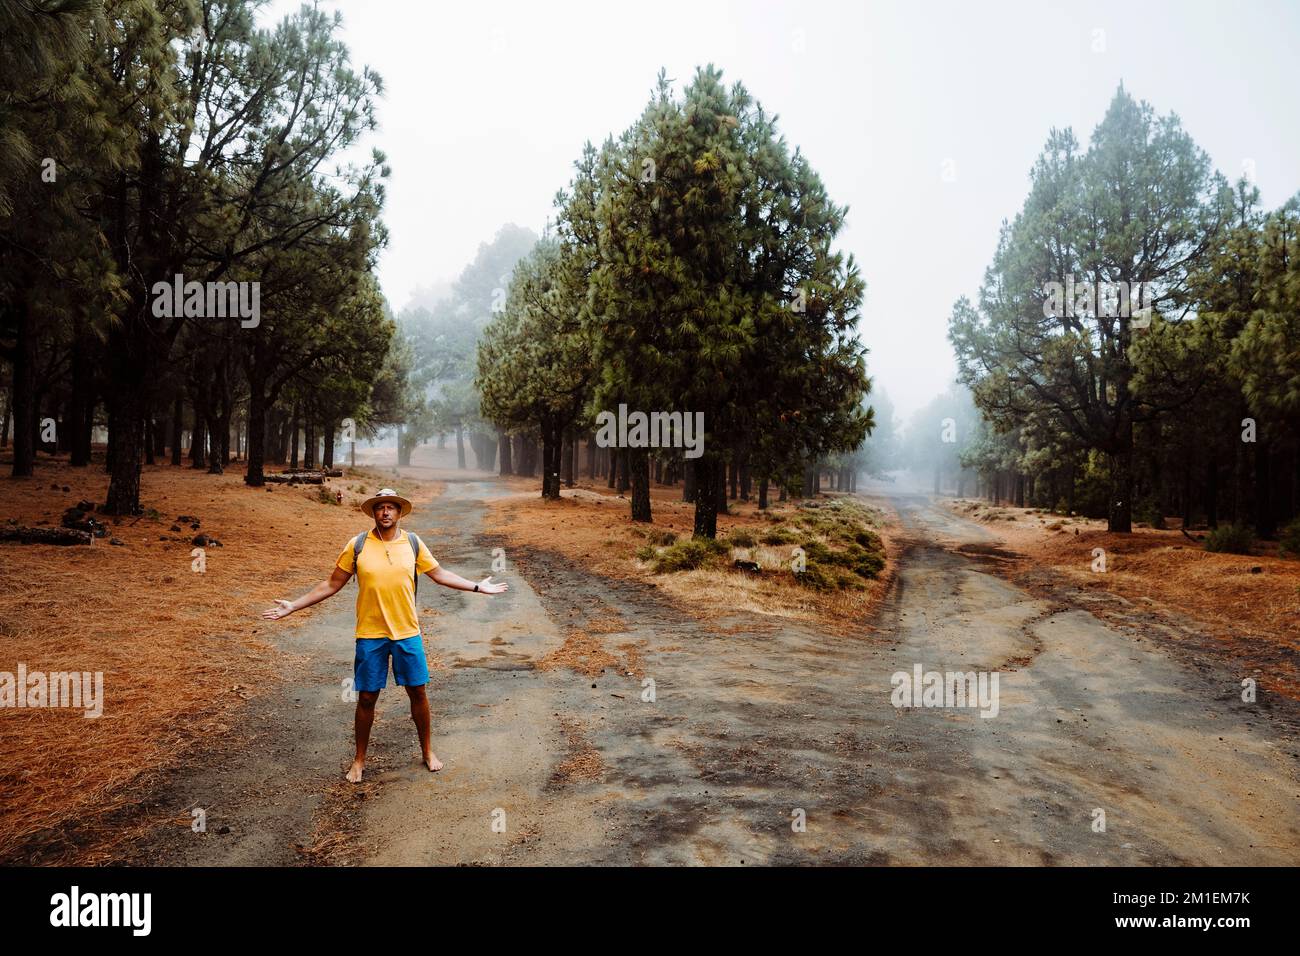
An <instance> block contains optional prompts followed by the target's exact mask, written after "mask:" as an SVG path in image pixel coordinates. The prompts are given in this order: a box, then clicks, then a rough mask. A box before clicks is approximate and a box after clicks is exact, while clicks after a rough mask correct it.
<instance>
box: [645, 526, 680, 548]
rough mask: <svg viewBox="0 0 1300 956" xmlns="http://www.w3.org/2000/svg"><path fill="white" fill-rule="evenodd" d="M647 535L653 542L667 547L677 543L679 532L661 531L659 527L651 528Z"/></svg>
mask: <svg viewBox="0 0 1300 956" xmlns="http://www.w3.org/2000/svg"><path fill="white" fill-rule="evenodd" d="M645 537H646V540H647V541H649V542H650V543H651V544H653V545H658V546H659V547H661V548H666V547H668V546H669V545H670V544H675V543H676V542H677V534H676V533H675V532H673V531H660V530H659V529H658V528H651V529H650V531H648V532H647V533H646V536H645Z"/></svg>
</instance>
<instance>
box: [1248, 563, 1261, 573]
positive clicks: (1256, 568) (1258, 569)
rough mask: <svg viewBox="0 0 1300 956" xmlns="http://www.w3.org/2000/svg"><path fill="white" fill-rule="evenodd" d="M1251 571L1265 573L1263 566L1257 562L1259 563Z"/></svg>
mask: <svg viewBox="0 0 1300 956" xmlns="http://www.w3.org/2000/svg"><path fill="white" fill-rule="evenodd" d="M1250 573H1251V574H1263V573H1264V569H1263V568H1262V567H1260V566H1259V565H1258V564H1257V565H1255V566H1254V567H1253V568H1251V569H1250Z"/></svg>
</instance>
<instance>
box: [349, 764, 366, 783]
mask: <svg viewBox="0 0 1300 956" xmlns="http://www.w3.org/2000/svg"><path fill="white" fill-rule="evenodd" d="M365 766H366V765H365V764H364V763H362V762H361V761H360V760H354V761H352V766H351V767H349V768H348V773H347V777H348V783H360V782H361V771H362V770H364V769H365Z"/></svg>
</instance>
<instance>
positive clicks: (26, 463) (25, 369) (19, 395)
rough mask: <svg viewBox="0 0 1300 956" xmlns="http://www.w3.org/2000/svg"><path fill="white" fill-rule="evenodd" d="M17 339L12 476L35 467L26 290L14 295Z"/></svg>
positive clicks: (31, 329)
mask: <svg viewBox="0 0 1300 956" xmlns="http://www.w3.org/2000/svg"><path fill="white" fill-rule="evenodd" d="M14 306H15V308H14V312H15V317H16V319H17V326H18V332H17V342H16V344H15V346H14V362H13V409H14V465H13V471H12V472H11V474H12V475H13V476H14V477H15V478H26V477H30V476H31V475H32V473H33V472H34V470H35V468H36V425H37V422H36V320H35V317H34V316H33V315H32V311H31V307H30V306H29V305H28V302H27V294H26V293H25V292H23V291H21V290H20V291H19V292H18V294H17V295H16V296H14ZM137 493H138V492H137Z"/></svg>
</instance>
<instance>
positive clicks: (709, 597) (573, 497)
mask: <svg viewBox="0 0 1300 956" xmlns="http://www.w3.org/2000/svg"><path fill="white" fill-rule="evenodd" d="M514 481H515V483H516V484H515V485H514V487H518V488H519V493H518V494H517V495H515V496H512V497H510V498H505V499H501V500H499V501H497V502H494V504H493V506H492V508H493V510H492V518H491V521H492V529H491V530H493V531H495V532H497V533H500V534H504V535H506V536H507V537H509V538H510V539H511V541H513V542H514V543H515V544H517V545H525V546H528V547H533V548H538V549H542V550H548V551H557V552H559V553H561V554H563V555H565V556H566V557H568V558H569V559H571V560H573V561H577V562H580V563H581V564H582V565H583V566H585V567H587V568H589V569H591V570H593V571H596V572H598V573H600V574H603V575H606V576H608V577H621V578H633V579H637V580H642V581H646V582H649V583H651V584H653V585H655V586H656V587H658V588H661V589H662V590H663V591H664V593H666V594H668V595H670V596H671V597H672V598H673V599H674V601H675V602H677V603H678V604H680V605H681V606H682V607H684V608H685V609H687V610H688V611H689V612H690V613H691V614H693V615H694V616H696V617H700V618H703V619H706V620H709V619H714V618H717V617H720V616H726V615H729V614H732V613H734V612H736V611H747V612H749V613H752V614H757V615H760V616H764V617H770V618H772V619H774V620H782V619H785V620H801V621H807V622H810V623H814V624H817V625H819V626H822V627H826V628H831V629H834V630H837V631H842V632H851V633H860V632H862V631H863V630H864V628H865V629H868V630H869V629H870V628H869V625H866V624H865V622H866V621H869V620H870V619H871V618H872V616H873V615H874V614H875V611H876V609H877V608H878V607H879V605H880V603H881V601H882V600H883V599H884V596H885V594H886V593H887V592H888V590H889V586H890V583H891V581H892V580H893V576H894V573H895V570H896V568H897V560H896V559H897V549H896V547H895V544H894V541H893V540H892V539H893V538H894V537H895V534H894V532H895V529H896V527H897V525H896V519H895V517H894V516H893V515H885V518H886V522H885V524H884V527H882V528H878V529H876V530H877V531H878V532H879V534H880V537H881V539H882V541H883V542H884V544H885V553H886V563H885V568H884V570H883V571H882V572H881V574H880V577H879V578H878V579H876V580H875V581H874V582H872V583H871V584H870V585H869V586H868V587H867V588H866V589H865V590H863V591H836V592H816V591H811V590H808V589H807V588H804V587H801V586H799V585H798V584H797V583H796V581H795V577H794V575H793V573H790V572H788V571H779V570H772V571H769V572H767V573H764V574H763V575H760V576H754V575H749V574H745V573H742V572H739V571H734V570H731V569H729V568H728V569H725V570H717V569H701V570H697V571H682V572H678V573H675V574H655V573H654V572H653V570H652V569H651V568H650V566H649V564H648V563H647V562H644V561H638V560H637V559H636V556H635V555H636V550H637V549H638V548H640V547H641V546H643V545H644V544H645V543H646V540H645V538H644V537H643V535H642V534H639V533H638V532H639V531H640V532H645V531H649V530H651V529H653V530H656V531H672V532H674V533H675V534H676V535H677V537H678V539H679V540H681V539H685V538H689V537H690V536H691V534H692V531H693V528H694V515H695V506H694V505H693V504H689V503H687V502H684V501H682V500H681V496H682V493H681V488H680V487H677V488H659V487H652V488H651V492H650V498H651V510H652V514H653V517H654V522H653V524H652V525H646V524H644V523H640V522H634V521H632V519H631V517H630V506H629V503H628V500H627V498H626V497H622V496H619V495H616V494H614V493H612V492H611V491H610V489H608V488H606V487H604V485H603V484H601V483H597V484H596V485H594V486H593V485H591V484H587V483H582V482H580V483H579V484H578V486H577V487H575V488H565V489H562V492H561V494H562V497H561V498H560V500H559V501H544V500H543V499H542V498H541V497H540V494H539V491H540V489H539V487H538V484H537V481H536V480H532V481H527V483H525V480H521V479H514ZM872 506H873V507H877V508H879V507H880V504H879V503H878V502H874V501H873V502H872ZM728 507H729V508H730V510H731V511H732V512H733V513H732V514H727V515H719V516H718V536H719V537H724V536H725V535H726V534H728V533H729V532H731V531H733V530H735V529H739V528H750V529H754V530H756V531H758V530H762V529H765V528H768V527H771V526H772V525H773V524H775V522H774V521H773V520H771V518H769V517H768V515H771V516H772V517H775V518H784V517H786V516H788V515H789V514H790V513H791V512H792V511H794V510H795V509H796V508H797V504H796V503H795V502H779V503H778V502H777V501H776V500H775V497H774V498H773V500H772V501H771V503H770V506H769V509H768V512H767V514H764V513H763V512H761V511H759V510H758V506H757V504H755V503H754V502H752V501H750V502H744V501H733V502H729V503H728ZM751 551H752V555H751ZM738 553H739V552H738ZM744 555H749V556H751V557H753V558H756V559H757V560H759V562H760V563H761V564H762V565H763V567H764V568H769V569H777V568H780V567H781V566H783V565H785V564H786V563H788V561H789V552H788V549H787V550H786V551H780V550H779V549H772V548H766V547H762V546H760V547H758V548H754V549H745V550H744Z"/></svg>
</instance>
